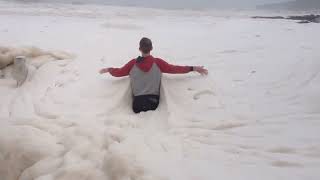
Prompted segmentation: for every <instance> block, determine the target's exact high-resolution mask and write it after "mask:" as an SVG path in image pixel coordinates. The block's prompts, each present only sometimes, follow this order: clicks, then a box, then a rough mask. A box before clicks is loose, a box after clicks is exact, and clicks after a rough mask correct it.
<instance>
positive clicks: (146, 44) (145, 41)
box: [139, 37, 153, 54]
mask: <svg viewBox="0 0 320 180" xmlns="http://www.w3.org/2000/svg"><path fill="white" fill-rule="evenodd" d="M139 45H140V46H139V50H140V51H141V53H142V54H149V53H150V51H152V49H153V47H152V42H151V40H150V39H149V38H146V37H143V38H142V39H141V40H140V43H139Z"/></svg>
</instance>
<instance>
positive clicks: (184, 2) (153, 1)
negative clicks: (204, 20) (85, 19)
mask: <svg viewBox="0 0 320 180" xmlns="http://www.w3.org/2000/svg"><path fill="white" fill-rule="evenodd" d="M16 1H39V2H41V1H44V2H81V3H103V4H109V5H129V6H149V7H166V8H170V7H172V8H181V7H186V8H190V7H191V8H198V7H200V8H201V7H210V8H211V7H232V8H237V7H239V8H243V7H255V6H257V5H261V4H269V3H278V2H286V1H290V0H16Z"/></svg>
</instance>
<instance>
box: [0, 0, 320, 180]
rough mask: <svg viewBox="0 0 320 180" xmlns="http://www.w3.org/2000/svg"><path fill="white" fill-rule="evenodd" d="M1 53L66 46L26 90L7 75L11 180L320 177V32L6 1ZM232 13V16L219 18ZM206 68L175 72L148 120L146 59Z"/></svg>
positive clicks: (269, 23) (288, 24)
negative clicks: (142, 48)
mask: <svg viewBox="0 0 320 180" xmlns="http://www.w3.org/2000/svg"><path fill="white" fill-rule="evenodd" d="M1 5H2V8H1V7H0V20H1V25H0V42H1V43H2V44H1V45H2V46H11V47H20V46H30V45H31V46H35V47H38V48H41V49H45V50H48V51H55V50H62V51H65V52H69V53H72V54H74V55H75V56H76V57H75V58H74V59H64V60H59V61H48V62H46V63H45V64H42V65H41V66H40V67H38V69H37V68H35V69H34V70H33V73H32V74H31V75H32V76H31V75H30V76H29V77H28V79H27V81H26V82H25V84H24V85H23V86H22V87H20V88H15V87H14V86H13V85H14V82H12V78H11V77H10V73H9V69H10V67H9V68H8V69H7V70H5V75H6V76H5V77H4V78H2V79H0V99H1V103H0V179H1V180H16V179H19V180H33V179H35V180H87V179H90V180H93V179H94V180H100V179H101V180H105V179H108V180H128V179H131V180H169V179H170V180H194V179H201V180H212V179H232V180H234V179H237V180H238V179H243V180H247V179H266V180H270V179H279V180H280V179H297V180H298V179H299V180H300V179H308V180H312V179H313V180H317V179H319V178H320V173H319V168H320V134H319V130H320V103H319V100H320V93H319V92H320V73H319V72H320V61H319V59H320V53H319V51H318V48H319V45H320V36H319V35H318V32H320V25H319V24H305V25H301V24H296V23H294V22H292V21H281V20H279V21H278V20H254V19H249V18H247V17H245V16H225V17H224V16H214V15H205V14H202V15H201V13H195V12H185V11H183V12H179V11H164V10H161V11H160V10H157V11H156V10H155V11H153V10H152V9H147V10H144V9H138V8H127V9H126V8H117V7H94V6H84V5H83V6H60V7H57V6H56V5H47V6H44V5H41V6H40V5H37V6H31V5H23V6H22V5H19V6H15V5H12V4H3V3H2V4H1ZM214 14H219V13H214ZM142 36H147V37H150V38H151V39H152V40H153V42H154V47H155V50H154V56H160V57H162V58H164V59H166V60H168V61H169V62H171V63H174V64H186V65H204V66H206V67H207V68H208V69H209V73H210V74H209V76H207V77H201V76H199V75H197V74H193V73H190V74H187V75H165V76H164V77H163V83H162V89H161V95H162V97H161V98H162V99H161V104H160V107H159V109H158V110H157V111H155V112H146V113H141V114H138V115H135V114H134V113H133V112H132V111H131V109H130V89H129V80H128V79H127V78H120V79H116V78H113V77H110V76H104V75H103V76H102V75H99V74H98V70H99V69H100V68H102V67H107V66H120V65H123V64H124V63H126V62H127V61H128V60H130V59H132V58H134V57H136V56H138V55H139V54H138V51H137V44H138V41H139V40H140V38H141V37H142Z"/></svg>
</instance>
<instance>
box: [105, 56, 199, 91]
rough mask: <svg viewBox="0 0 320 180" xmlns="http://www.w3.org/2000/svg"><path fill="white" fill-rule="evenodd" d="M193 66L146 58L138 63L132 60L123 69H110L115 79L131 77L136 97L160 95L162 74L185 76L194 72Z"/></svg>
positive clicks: (151, 57)
mask: <svg viewBox="0 0 320 180" xmlns="http://www.w3.org/2000/svg"><path fill="white" fill-rule="evenodd" d="M192 69H193V67H192V66H177V65H171V64H169V63H167V62H166V61H164V60H162V59H160V58H154V57H153V56H147V57H144V58H143V60H141V61H138V60H137V59H132V60H131V61H129V62H128V63H127V64H125V65H124V66H123V67H121V68H110V71H109V72H110V74H111V75H112V76H115V77H123V76H128V75H129V76H130V80H131V88H132V93H133V95H134V96H140V95H159V94H160V84H161V74H162V73H170V74H185V73H188V72H190V71H192Z"/></svg>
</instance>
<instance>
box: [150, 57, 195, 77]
mask: <svg viewBox="0 0 320 180" xmlns="http://www.w3.org/2000/svg"><path fill="white" fill-rule="evenodd" d="M155 62H156V64H157V65H158V66H159V68H160V70H161V72H163V73H170V74H185V73H188V72H190V71H191V70H192V67H191V66H177V65H172V64H169V63H167V62H166V61H164V60H162V59H156V61H155Z"/></svg>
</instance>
